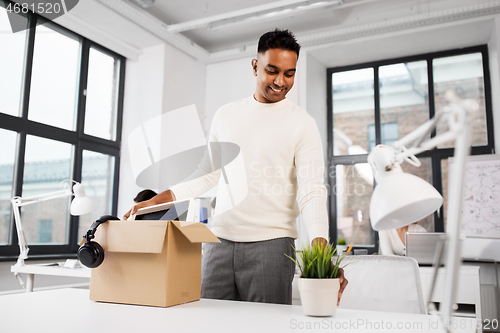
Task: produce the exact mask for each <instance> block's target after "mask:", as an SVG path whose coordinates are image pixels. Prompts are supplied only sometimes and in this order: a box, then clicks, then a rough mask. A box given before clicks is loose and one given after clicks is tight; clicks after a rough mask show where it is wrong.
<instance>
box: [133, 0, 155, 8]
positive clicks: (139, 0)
mask: <svg viewBox="0 0 500 333" xmlns="http://www.w3.org/2000/svg"><path fill="white" fill-rule="evenodd" d="M130 1H131V2H132V3H134V4H136V5H137V6H139V7H141V8H149V7H151V6H153V4H154V3H155V1H156V0H130Z"/></svg>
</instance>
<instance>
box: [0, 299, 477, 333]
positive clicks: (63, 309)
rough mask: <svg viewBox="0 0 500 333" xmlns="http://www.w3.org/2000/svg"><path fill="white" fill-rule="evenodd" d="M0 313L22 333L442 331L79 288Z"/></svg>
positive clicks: (353, 313)
mask: <svg viewBox="0 0 500 333" xmlns="http://www.w3.org/2000/svg"><path fill="white" fill-rule="evenodd" d="M0 314H1V318H2V319H1V330H2V332H20V333H24V332H51V333H52V332H53V333H57V332H64V333H66V332H72V333H73V332H75V333H78V332H81V333H88V332H120V333H127V332H131V333H132V332H133V333H137V332H148V333H154V332H175V333H177V332H179V333H188V332H196V333H200V332H203V333H207V332H217V333H220V332H231V333H232V332H257V333H263V332H273V333H281V332H303V331H326V332H356V333H361V332H388V331H393V332H418V333H431V332H441V330H439V326H440V324H439V321H438V319H437V318H436V317H432V316H427V315H418V314H402V313H388V312H374V311H357V310H347V309H342V308H339V309H338V310H337V314H336V315H335V316H334V317H324V318H318V317H308V316H306V315H304V314H303V312H302V307H300V306H296V305H278V304H263V303H249V302H236V301H221V300H208V299H201V300H200V301H196V302H192V303H187V304H182V305H177V306H173V307H169V308H157V307H148V306H136V305H123V304H112V303H99V302H93V301H90V300H89V291H88V290H83V289H58V290H50V291H40V292H34V293H22V294H14V295H6V296H0ZM464 320H469V321H470V318H465V319H464ZM464 323H465V324H464V325H474V323H473V322H472V321H470V322H464ZM398 325H399V326H398ZM400 326H401V328H400V329H398V327H400ZM315 328H316V329H315ZM461 332H474V329H467V327H465V329H463V330H461Z"/></svg>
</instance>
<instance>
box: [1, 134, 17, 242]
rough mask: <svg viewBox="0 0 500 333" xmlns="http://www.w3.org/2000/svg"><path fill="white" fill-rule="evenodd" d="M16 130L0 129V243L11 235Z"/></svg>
mask: <svg viewBox="0 0 500 333" xmlns="http://www.w3.org/2000/svg"><path fill="white" fill-rule="evenodd" d="M16 137H17V135H16V132H13V131H6V130H4V129H0V142H1V143H2V144H1V148H0V152H1V153H0V245H5V244H8V243H9V240H10V235H11V230H12V229H11V227H12V223H11V222H12V220H11V211H12V205H11V203H10V199H11V197H12V184H13V179H14V160H15V157H16Z"/></svg>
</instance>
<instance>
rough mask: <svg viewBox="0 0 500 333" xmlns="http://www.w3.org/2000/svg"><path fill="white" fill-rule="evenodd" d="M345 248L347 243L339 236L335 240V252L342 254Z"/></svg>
mask: <svg viewBox="0 0 500 333" xmlns="http://www.w3.org/2000/svg"><path fill="white" fill-rule="evenodd" d="M345 250H347V243H346V241H345V238H339V239H338V240H337V254H342V253H344V251H345Z"/></svg>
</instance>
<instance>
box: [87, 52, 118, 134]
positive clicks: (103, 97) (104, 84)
mask: <svg viewBox="0 0 500 333" xmlns="http://www.w3.org/2000/svg"><path fill="white" fill-rule="evenodd" d="M119 64H120V63H119V61H117V60H116V59H115V58H114V57H112V56H109V55H107V54H106V53H104V52H101V51H99V50H96V49H95V48H90V54H89V79H88V83H87V93H86V96H87V103H86V107H85V134H89V135H94V136H97V137H100V138H103V139H107V140H114V139H115V137H116V111H117V103H116V102H117V100H116V94H117V93H118V79H119V68H120V67H119Z"/></svg>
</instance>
